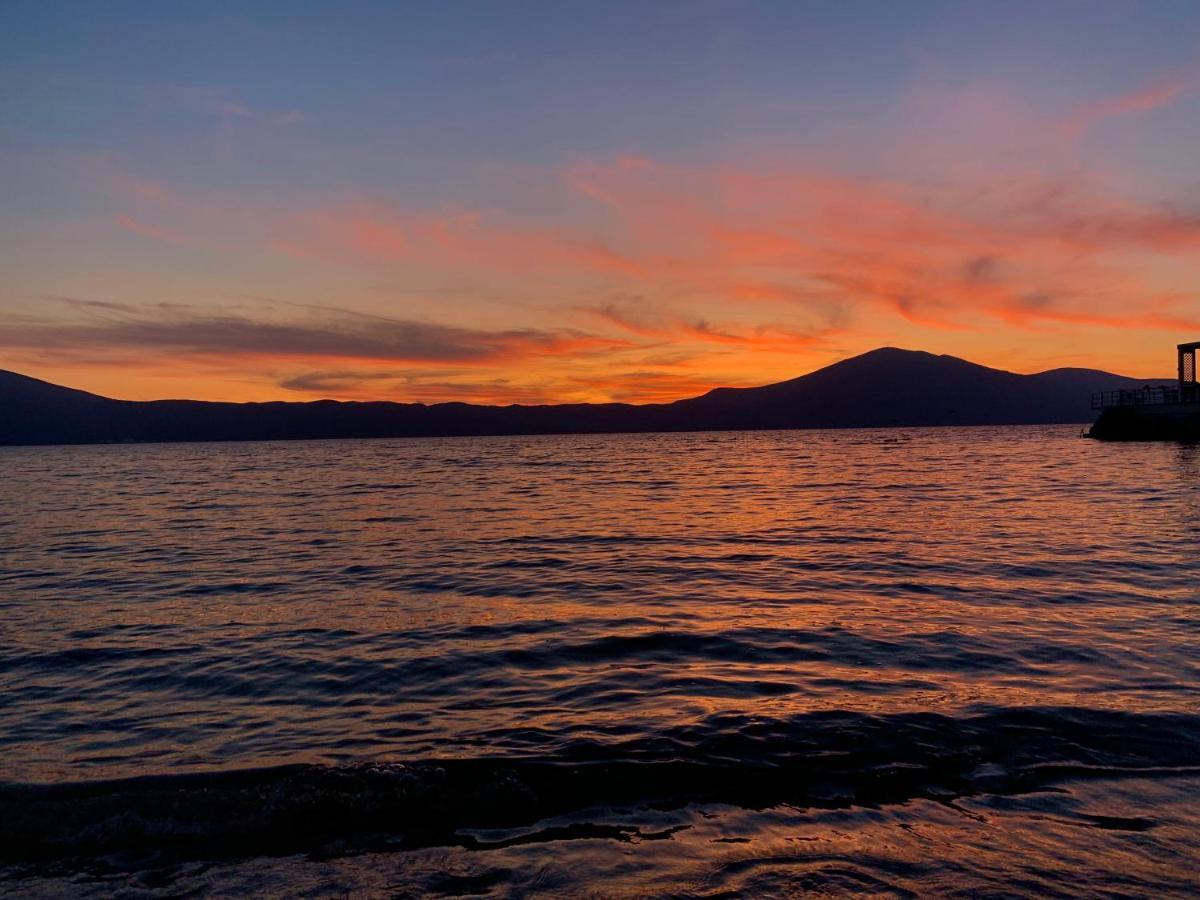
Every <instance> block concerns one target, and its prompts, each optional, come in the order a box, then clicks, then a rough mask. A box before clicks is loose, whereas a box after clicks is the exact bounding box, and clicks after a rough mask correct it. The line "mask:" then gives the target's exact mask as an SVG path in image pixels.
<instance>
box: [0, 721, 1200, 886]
mask: <svg viewBox="0 0 1200 900" xmlns="http://www.w3.org/2000/svg"><path fill="white" fill-rule="evenodd" d="M1198 773H1200V716H1196V715H1183V714H1167V713H1163V714H1154V713H1143V714H1135V713H1125V712H1112V711H1100V710H1086V709H1063V708H1027V709H994V710H988V711H982V712H979V713H977V714H975V715H969V716H961V717H951V716H944V715H936V714H932V713H908V714H897V715H889V716H872V715H864V714H860V713H848V712H835V713H813V714H807V715H802V716H797V717H793V718H789V719H767V718H761V717H754V716H740V715H739V716H733V715H723V716H715V717H712V718H710V719H708V720H706V721H704V722H703V723H700V724H697V725H692V726H687V727H680V728H677V729H673V730H669V731H664V732H661V733H658V734H655V735H651V736H642V737H638V738H636V739H632V740H629V741H626V742H619V743H600V742H595V741H585V740H579V741H576V742H574V743H572V744H570V745H568V746H566V747H564V748H563V749H562V750H560V751H559V752H556V753H555V754H554V755H552V756H529V757H520V758H479V759H440V760H424V761H417V762H404V763H399V762H390V763H381V762H362V763H358V764H352V765H343V766H327V765H290V766H280V767H271V768H258V769H248V770H240V771H221V772H207V773H192V774H162V775H151V776H144V777H138V778H131V779H123V780H117V781H93V782H77V783H65V784H12V783H9V784H4V785H0V863H3V864H5V865H6V866H7V867H8V874H9V875H11V874H12V873H13V872H14V871H15V872H26V873H27V872H29V871H30V870H31V869H32V870H39V871H43V870H46V869H51V870H53V869H63V868H68V869H69V868H75V867H80V866H82V867H98V868H101V869H121V868H135V867H141V866H145V865H148V864H154V865H162V864H168V863H174V862H180V861H185V860H190V859H221V858H236V857H249V856H266V855H282V854H290V853H297V852H309V853H318V854H321V853H325V854H328V853H345V852H354V851H358V850H364V849H379V848H392V849H408V848H414V847H422V846H460V847H466V848H469V849H478V848H479V847H480V846H481V845H480V844H479V841H478V838H476V837H474V836H472V835H469V834H464V833H463V832H464V830H465V829H480V828H512V827H520V826H526V825H530V824H533V823H536V822H538V821H540V820H542V819H546V818H549V817H553V816H558V815H562V814H566V813H570V812H573V811H577V810H585V809H589V808H592V807H608V808H614V807H615V808H629V807H646V806H653V807H657V808H678V807H682V806H685V805H688V804H695V803H724V804H730V805H736V806H741V807H744V808H750V809H763V808H767V807H771V806H778V805H781V804H790V805H794V806H804V807H815V808H844V807H850V806H878V805H881V804H888V803H901V802H904V801H907V800H912V799H915V798H928V799H933V800H939V801H946V802H949V801H952V800H953V799H954V798H956V797H962V796H966V795H970V794H979V793H989V794H1017V793H1024V792H1028V791H1032V790H1037V789H1043V788H1046V787H1047V786H1049V785H1052V784H1055V783H1059V782H1065V781H1070V780H1078V779H1094V778H1119V777H1128V776H1136V777H1143V778H1162V777H1170V776H1175V775H1194V774H1198ZM588 834H589V835H590V832H589V833H588ZM571 836H572V835H570V834H568V835H559V834H557V832H554V831H553V829H551V830H550V832H546V836H545V837H544V839H545V840H562V839H570V837H571ZM593 836H594V835H593Z"/></svg>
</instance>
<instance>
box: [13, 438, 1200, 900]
mask: <svg viewBox="0 0 1200 900" xmlns="http://www.w3.org/2000/svg"><path fill="white" fill-rule="evenodd" d="M1198 551H1200V448H1197V447H1188V446H1180V445H1172V444H1146V445H1115V444H1102V443H1097V442H1091V441H1086V440H1082V439H1080V438H1079V429H1078V427H1051V428H1042V427H1028V428H1002V429H990V428H964V429H914V430H906V431H879V430H862V431H838V432H804V431H795V432H762V433H727V434H670V435H629V436H626V435H612V436H547V437H521V438H480V439H464V438H455V439H445V440H379V441H353V442H351V441H330V442H296V443H246V444H190V445H188V444H174V445H157V446H151V445H144V446H90V447H36V448H9V449H0V638H2V640H0V692H2V693H0V696H2V697H3V702H2V703H0V778H3V780H4V781H5V782H6V784H5V785H4V786H3V787H0V862H2V863H3V869H2V873H3V874H2V876H0V877H2V878H3V879H4V880H0V892H2V891H13V892H18V893H28V894H33V895H37V894H45V895H55V894H59V893H64V892H70V893H72V894H76V895H87V894H89V893H94V894H107V893H111V892H121V891H126V892H130V893H141V892H146V893H155V892H165V893H169V894H180V893H187V892H192V891H195V892H198V893H210V894H229V893H233V892H253V893H258V894H271V893H275V894H279V895H296V894H299V893H306V894H308V895H310V896H320V895H326V894H332V895H341V894H344V893H346V892H352V893H353V892H359V893H361V894H363V895H369V896H373V895H385V896H393V897H394V896H410V895H411V896H417V895H422V894H426V893H440V894H450V895H452V894H462V893H471V894H478V895H489V894H490V895H496V896H509V895H520V894H537V893H544V894H545V895H549V896H627V895H636V896H641V895H664V896H680V897H725V896H741V895H755V896H763V895H767V896H770V895H775V896H791V895H794V894H796V893H798V892H803V891H812V892H817V893H820V892H827V893H835V894H842V893H853V892H863V893H870V894H876V895H883V896H909V895H914V894H915V895H923V896H929V895H934V896H979V895H988V894H991V895H1002V894H1003V895H1010V894H1017V895H1021V894H1025V895H1030V896H1047V895H1055V894H1059V895H1063V896H1081V895H1083V896H1089V895H1094V896H1169V895H1178V896H1186V895H1189V894H1194V893H1195V892H1196V891H1197V890H1200V875H1198V873H1200V800H1198V799H1197V798H1198V797H1200V552H1198Z"/></svg>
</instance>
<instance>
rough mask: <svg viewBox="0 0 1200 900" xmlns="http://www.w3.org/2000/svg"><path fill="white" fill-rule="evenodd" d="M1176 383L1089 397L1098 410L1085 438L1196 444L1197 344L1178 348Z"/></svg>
mask: <svg viewBox="0 0 1200 900" xmlns="http://www.w3.org/2000/svg"><path fill="white" fill-rule="evenodd" d="M1177 350H1178V354H1179V356H1178V369H1177V370H1178V373H1179V375H1178V381H1177V382H1176V383H1175V384H1171V385H1146V386H1144V387H1140V388H1133V389H1129V390H1119V391H1104V392H1102V393H1099V394H1093V395H1092V409H1095V410H1099V412H1100V415H1099V417H1098V418H1097V419H1096V423H1095V424H1094V425H1092V428H1091V430H1090V431H1089V432H1088V437H1093V438H1097V439H1098V440H1106V441H1200V383H1198V382H1197V372H1196V351H1197V350H1200V341H1192V342H1190V343H1186V344H1180V345H1179V346H1178V348H1177Z"/></svg>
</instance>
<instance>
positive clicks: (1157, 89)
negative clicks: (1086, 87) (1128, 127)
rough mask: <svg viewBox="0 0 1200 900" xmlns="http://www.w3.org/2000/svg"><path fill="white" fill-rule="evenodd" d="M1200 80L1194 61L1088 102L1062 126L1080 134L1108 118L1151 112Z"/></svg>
mask: <svg viewBox="0 0 1200 900" xmlns="http://www.w3.org/2000/svg"><path fill="white" fill-rule="evenodd" d="M1197 83H1200V65H1195V64H1193V65H1190V66H1187V67H1185V68H1182V69H1180V70H1178V71H1176V72H1173V73H1171V74H1169V75H1165V76H1163V77H1162V78H1159V79H1158V80H1156V81H1153V82H1151V83H1150V84H1146V85H1143V86H1142V87H1139V88H1137V89H1136V90H1132V91H1129V92H1127V93H1123V94H1117V95H1116V96H1113V97H1104V98H1102V99H1100V100H1096V101H1093V102H1091V103H1087V104H1084V105H1083V106H1081V107H1079V108H1078V109H1077V110H1075V111H1074V112H1073V113H1071V114H1070V115H1069V116H1068V117H1067V118H1065V119H1064V120H1063V121H1062V122H1060V123H1059V130H1060V131H1061V132H1062V133H1063V134H1064V135H1066V136H1067V137H1070V138H1077V137H1080V136H1081V135H1083V134H1085V133H1086V132H1088V131H1090V130H1091V129H1093V128H1095V127H1096V126H1098V125H1100V124H1101V123H1103V122H1104V121H1106V120H1108V119H1116V118H1121V117H1124V116H1131V115H1136V114H1137V113H1143V112H1149V111H1150V110H1154V109H1159V108H1161V107H1164V106H1168V105H1170V104H1171V103H1174V102H1175V101H1176V100H1177V99H1179V97H1181V96H1182V95H1183V94H1184V93H1185V92H1187V91H1190V90H1192V89H1193V88H1195V87H1196V85H1197Z"/></svg>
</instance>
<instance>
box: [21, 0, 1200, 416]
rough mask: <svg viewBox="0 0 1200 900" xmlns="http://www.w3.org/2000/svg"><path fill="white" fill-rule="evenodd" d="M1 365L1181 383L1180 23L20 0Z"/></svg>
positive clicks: (1076, 16) (931, 8) (1199, 274)
mask: <svg viewBox="0 0 1200 900" xmlns="http://www.w3.org/2000/svg"><path fill="white" fill-rule="evenodd" d="M0 73H2V75H0V97H2V100H0V103H2V108H3V120H2V122H3V124H2V125H0V157H2V164H3V176H2V177H0V271H2V272H3V279H0V368H6V369H12V370H16V371H19V372H22V373H25V374H29V375H33V376H35V377H39V378H44V379H47V380H51V381H55V382H58V383H62V384H67V385H70V386H72V387H79V388H83V389H86V390H91V391H95V392H98V393H103V394H107V395H109V396H116V397H123V398H131V399H150V398H160V397H184V396H186V397H195V398H200V399H221V400H263V399H291V400H303V399H313V398H317V397H336V398H347V399H351V398H355V399H361V398H387V399H396V400H422V401H436V400H446V399H463V400H473V401H487V402H506V403H507V402H544V401H574V400H609V399H616V400H628V401H645V400H661V399H675V398H679V397H685V396H692V395H695V394H698V393H702V392H703V391H705V390H707V389H708V388H710V387H713V386H717V385H754V384H763V383H767V382H771V381H778V380H782V379H785V378H790V377H794V376H796V375H801V374H804V373H806V372H809V371H812V370H813V369H815V368H819V367H820V366H823V365H826V364H828V363H830V362H834V361H836V360H838V359H841V358H843V357H846V356H850V355H853V354H856V353H860V352H863V351H866V350H869V349H872V348H874V347H878V346H882V345H894V346H901V347H909V348H914V349H925V350H930V351H934V352H939V353H952V354H954V355H957V356H963V357H966V358H968V359H972V360H974V361H977V362H981V363H986V364H988V365H994V366H998V367H1001V368H1006V369H1011V370H1013V371H1019V372H1034V371H1040V370H1044V369H1047V368H1053V367H1058V366H1092V367H1098V368H1105V369H1109V370H1113V371H1119V372H1122V373H1127V374H1131V375H1139V376H1156V375H1169V374H1170V373H1171V372H1172V366H1173V346H1174V344H1176V343H1178V342H1179V341H1183V340H1200V4H1197V3H1195V2H1194V0H1185V2H1177V3H1174V2H1167V0H1157V2H1154V3H1145V4H1134V3H1105V2H1064V3H1054V2H1034V3H1008V2H993V3H971V2H946V3H933V2H926V3H918V2H912V3H908V2H904V3H901V2H894V0H893V2H879V3H868V2H850V3H833V2H829V3H821V4H816V3H800V2H792V3H763V4H751V3H706V2H686V3H647V2H644V0H643V2H638V3H629V4H613V3H604V4H586V3H570V2H567V3H564V2H547V3H517V2H494V3H481V4H472V3H465V2H444V3H434V2H429V3H411V4H394V3H346V4H332V3H325V4H322V3H301V2H286V3H285V2H280V3H228V4H226V3H194V4H185V3H163V4H157V3H149V2H146V3H79V4H63V3H55V2H44V0H40V2H8V3H6V4H5V12H4V27H3V28H2V29H0Z"/></svg>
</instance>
